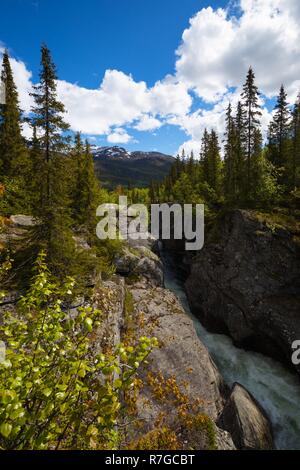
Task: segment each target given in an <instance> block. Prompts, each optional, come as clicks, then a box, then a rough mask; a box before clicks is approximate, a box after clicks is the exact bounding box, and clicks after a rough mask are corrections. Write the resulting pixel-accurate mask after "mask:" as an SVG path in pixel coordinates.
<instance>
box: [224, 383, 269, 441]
mask: <svg viewBox="0 0 300 470" xmlns="http://www.w3.org/2000/svg"><path fill="white" fill-rule="evenodd" d="M217 424H218V425H219V426H220V427H221V428H223V429H226V430H227V431H228V432H230V434H231V436H232V439H233V442H234V443H235V445H236V447H237V448H238V449H243V450H254V449H256V450H269V449H273V448H274V444H273V439H272V433H271V427H270V423H269V420H268V418H267V416H266V414H265V412H264V410H263V409H262V408H261V406H260V405H259V404H258V403H257V402H256V400H255V399H254V398H253V397H252V395H251V394H250V393H249V392H248V391H247V390H246V389H245V388H244V387H242V386H241V385H240V384H238V383H235V384H234V385H233V388H232V391H231V394H230V397H229V398H228V400H227V402H226V404H225V407H224V410H223V412H222V414H221V416H220V418H219V419H218V422H217Z"/></svg>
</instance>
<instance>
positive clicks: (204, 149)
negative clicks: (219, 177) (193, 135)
mask: <svg viewBox="0 0 300 470" xmlns="http://www.w3.org/2000/svg"><path fill="white" fill-rule="evenodd" d="M208 148H209V134H208V131H207V129H204V133H203V136H202V140H201V150H200V167H201V169H202V174H203V179H204V181H206V182H208V179H209V176H208V174H209V168H208Z"/></svg>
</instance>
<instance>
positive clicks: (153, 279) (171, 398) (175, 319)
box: [0, 216, 272, 450]
mask: <svg viewBox="0 0 300 470" xmlns="http://www.w3.org/2000/svg"><path fill="white" fill-rule="evenodd" d="M31 224H32V220H31V219H28V220H27V219H24V218H23V217H22V216H18V217H15V218H14V219H12V220H11V223H10V224H9V225H8V232H10V234H11V235H13V236H15V237H18V236H19V235H20V234H21V232H22V233H23V230H26V227H27V226H30V225H31ZM8 232H6V234H5V237H6V238H5V237H3V241H5V240H7V237H8V235H9V233H8ZM19 232H20V233H19ZM149 246H151V242H150V243H149V244H148V246H139V245H136V246H132V244H131V246H128V247H127V248H126V249H125V250H124V253H123V254H122V255H121V256H120V257H119V258H118V259H117V260H116V269H117V273H118V274H116V275H114V276H112V277H111V278H110V279H109V280H106V281H104V280H102V281H101V280H99V279H98V280H97V282H95V286H94V289H93V294H92V297H86V298H82V299H77V301H76V305H74V306H71V307H68V312H67V313H68V314H69V315H76V314H77V309H78V307H80V306H82V305H89V304H90V303H91V302H93V305H94V306H96V307H97V308H99V309H100V310H101V311H102V312H103V321H102V323H101V326H100V327H99V329H98V331H97V333H96V335H94V337H93V341H94V343H95V347H96V348H98V349H100V350H103V351H105V352H107V351H110V350H113V349H114V348H115V346H116V345H117V344H119V343H120V341H121V342H123V343H125V344H128V345H130V344H134V343H135V341H136V340H137V339H138V338H139V337H141V336H144V335H146V336H149V337H156V338H157V339H158V347H157V348H156V349H154V351H153V352H152V353H151V355H150V357H149V360H148V364H142V365H141V367H140V369H139V371H140V372H139V375H138V377H136V380H135V382H134V386H133V388H132V390H131V392H130V393H126V395H124V396H123V397H122V400H123V401H124V404H125V405H126V413H125V415H124V417H123V418H122V420H121V422H120V423H118V426H121V428H122V429H126V433H125V435H124V438H123V441H122V443H121V446H122V448H129V449H152V450H162V449H168V450H171V449H199V450H201V449H232V450H234V449H236V448H246V447H247V445H248V444H249V443H250V444H249V446H251V445H252V447H256V448H270V447H272V442H271V441H272V439H271V438H270V436H271V431H270V425H269V422H268V420H267V418H266V416H265V414H264V413H263V411H262V410H261V409H260V407H259V406H258V405H257V403H256V402H255V400H254V399H253V398H252V397H251V396H250V395H249V394H247V391H244V392H243V394H241V393H239V394H237V393H231V394H230V391H229V389H228V387H227V386H226V384H225V383H224V380H223V378H222V377H221V375H220V373H219V371H218V370H217V367H216V365H215V364H214V362H213V360H212V359H211V357H210V355H209V352H208V350H207V349H206V347H205V346H204V345H203V344H202V342H201V341H200V340H199V338H198V337H197V334H196V331H195V329H194V326H193V322H192V320H191V319H190V317H188V315H187V314H186V313H185V311H184V309H183V307H182V305H181V304H180V302H179V300H178V299H177V297H176V296H175V294H173V293H172V292H171V291H169V290H167V289H165V288H164V281H163V266H162V263H161V261H160V259H159V258H158V257H157V256H156V255H155V254H154V253H153V252H151V251H150V249H149ZM15 297H17V294H15V293H14V294H13V298H8V299H6V300H7V302H8V304H10V308H13V306H14V302H15V301H16V298H15ZM3 308H4V309H6V308H7V304H5V305H2V309H3ZM0 313H1V312H0ZM241 416H242V417H243V423H244V425H243V426H240V427H238V426H237V423H239V422H240V417H241ZM245 442H246V443H248V444H247V445H245Z"/></svg>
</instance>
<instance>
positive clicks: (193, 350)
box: [130, 280, 235, 449]
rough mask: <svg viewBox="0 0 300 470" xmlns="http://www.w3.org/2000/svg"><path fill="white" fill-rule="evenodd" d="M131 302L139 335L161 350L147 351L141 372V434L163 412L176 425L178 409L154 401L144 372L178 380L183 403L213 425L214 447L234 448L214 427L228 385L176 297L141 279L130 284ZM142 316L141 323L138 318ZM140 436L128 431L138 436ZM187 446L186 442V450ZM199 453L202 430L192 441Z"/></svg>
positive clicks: (203, 441)
mask: <svg viewBox="0 0 300 470" xmlns="http://www.w3.org/2000/svg"><path fill="white" fill-rule="evenodd" d="M130 293H131V295H132V299H133V303H134V312H133V323H134V324H136V325H137V328H138V335H139V336H140V335H146V336H150V337H153V336H155V337H156V338H157V339H158V342H159V345H160V346H159V347H158V348H156V349H154V351H153V352H152V353H151V356H150V360H149V365H147V367H146V368H145V370H144V371H143V372H142V373H141V379H142V380H143V383H144V387H143V388H142V390H141V392H140V394H139V396H138V399H137V410H138V415H137V416H138V419H139V420H141V421H142V423H144V424H143V427H142V432H143V433H145V432H148V431H151V430H152V429H153V428H155V426H154V423H155V422H157V420H158V417H159V416H160V415H161V414H165V416H166V418H165V424H167V425H168V426H169V427H170V428H171V429H173V428H174V427H175V424H174V423H175V421H176V417H177V410H176V407H175V406H174V404H173V403H170V402H169V401H168V399H167V398H166V399H165V400H157V399H156V398H155V394H153V390H151V387H150V385H149V383H148V382H147V374H148V373H149V371H150V373H152V374H153V376H155V377H156V376H158V375H159V374H161V375H162V376H163V377H165V378H171V377H172V376H174V377H176V383H177V384H178V385H179V388H180V390H181V392H182V393H183V394H184V395H186V396H187V399H188V400H187V401H188V402H189V403H193V402H194V401H195V400H197V399H198V400H199V401H200V402H201V406H200V409H201V413H203V414H205V415H207V416H208V417H209V418H210V419H211V420H212V423H213V427H214V433H215V439H216V443H217V446H218V448H219V449H235V446H234V444H233V442H232V439H231V437H230V435H229V434H228V433H227V432H224V431H223V430H221V429H218V428H217V426H216V425H215V424H214V423H215V421H216V419H217V417H218V415H219V413H220V412H221V410H222V409H223V406H224V402H225V399H224V392H225V391H226V385H225V383H224V381H223V379H222V376H221V375H220V373H219V371H218V369H217V367H216V365H215V364H214V362H213V360H212V359H211V357H210V355H209V353H208V351H207V349H206V347H205V346H204V345H203V344H202V343H201V342H200V340H199V338H198V336H197V334H196V331H195V329H194V325H193V322H192V320H191V319H190V318H189V317H188V315H187V314H186V313H185V311H184V310H183V308H182V306H181V304H180V302H179V301H178V299H177V297H176V296H175V295H174V294H173V293H172V292H171V291H169V290H167V289H163V288H161V287H152V288H149V285H148V283H147V281H145V280H141V281H140V282H137V283H136V284H134V285H132V286H130ZM141 318H142V321H141V320H140V319H141ZM140 432H141V428H139V430H138V431H136V432H135V431H134V430H132V433H133V435H134V434H135V433H137V436H138V435H139V433H140ZM188 445H190V443H187V448H189V447H188ZM194 445H196V446H197V447H196V448H197V449H205V448H207V445H208V444H207V436H206V433H205V431H204V430H202V431H201V430H200V431H198V433H197V437H196V441H194Z"/></svg>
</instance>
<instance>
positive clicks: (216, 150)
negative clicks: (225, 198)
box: [207, 130, 222, 194]
mask: <svg viewBox="0 0 300 470" xmlns="http://www.w3.org/2000/svg"><path fill="white" fill-rule="evenodd" d="M221 168H222V162H221V157H220V146H219V141H218V136H217V133H216V132H215V131H214V130H212V131H211V134H210V135H209V139H208V151H207V171H208V173H207V182H208V184H209V186H210V187H211V188H212V189H213V190H214V191H215V192H216V193H217V194H218V193H219V192H220V186H221Z"/></svg>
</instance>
